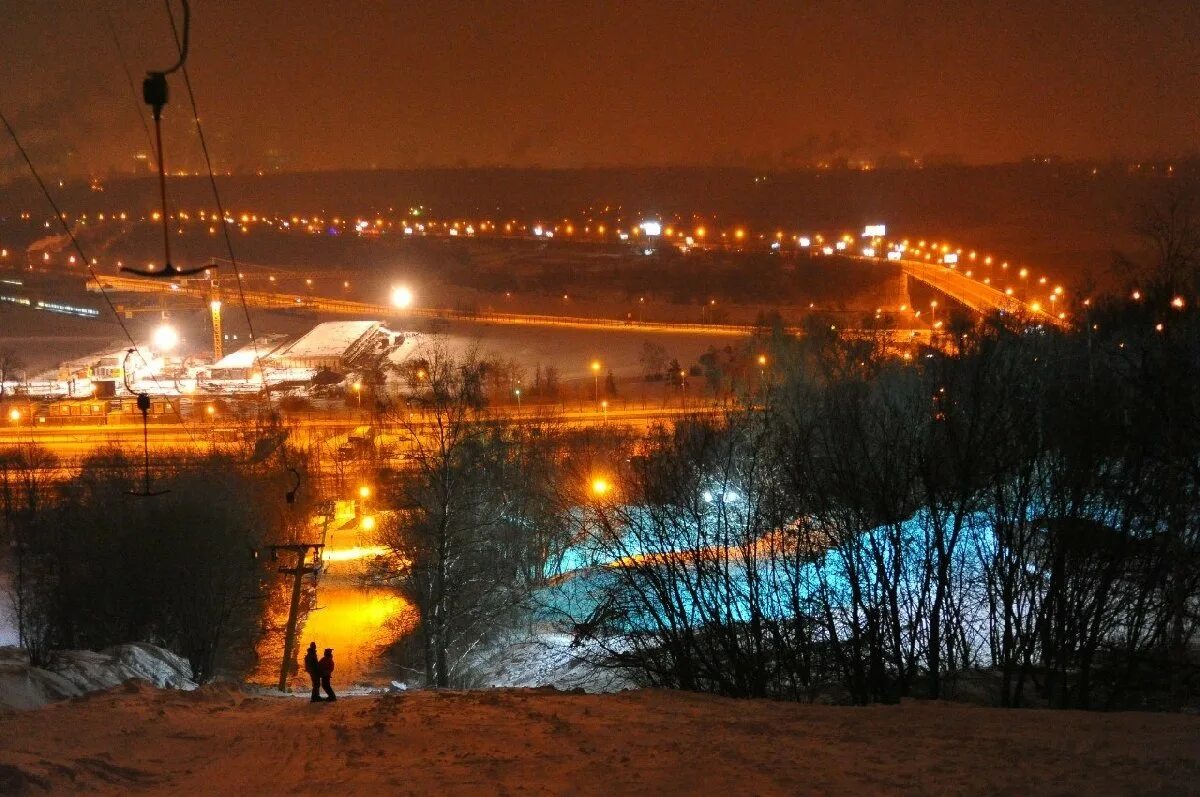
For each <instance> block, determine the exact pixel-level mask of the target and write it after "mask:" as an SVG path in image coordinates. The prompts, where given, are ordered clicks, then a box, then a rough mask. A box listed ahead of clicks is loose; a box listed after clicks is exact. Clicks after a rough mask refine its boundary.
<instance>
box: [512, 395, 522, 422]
mask: <svg viewBox="0 0 1200 797" xmlns="http://www.w3.org/2000/svg"><path fill="white" fill-rule="evenodd" d="M513 393H514V394H515V395H516V397H517V415H518V416H520V414H521V388H517V389H516V390H514V391H513Z"/></svg>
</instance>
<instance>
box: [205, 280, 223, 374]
mask: <svg viewBox="0 0 1200 797" xmlns="http://www.w3.org/2000/svg"><path fill="white" fill-rule="evenodd" d="M208 309H209V310H210V311H211V312H212V336H213V362H214V363H215V362H218V361H219V360H220V359H221V358H222V357H223V356H224V346H223V345H222V339H223V336H222V335H221V285H220V283H219V282H217V280H211V281H210V282H209V294H208Z"/></svg>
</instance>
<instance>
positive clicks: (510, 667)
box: [471, 632, 636, 692]
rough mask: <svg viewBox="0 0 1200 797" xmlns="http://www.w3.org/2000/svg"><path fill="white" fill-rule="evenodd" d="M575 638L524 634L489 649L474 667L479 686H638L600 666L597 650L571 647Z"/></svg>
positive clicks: (596, 689)
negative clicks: (595, 662) (595, 660)
mask: <svg viewBox="0 0 1200 797" xmlns="http://www.w3.org/2000/svg"><path fill="white" fill-rule="evenodd" d="M572 641H573V636H572V635H571V634H563V633H550V632H546V633H540V634H536V635H533V636H529V635H522V636H518V637H514V638H511V639H507V640H504V641H502V642H500V643H498V644H495V645H493V646H491V647H489V648H488V649H487V650H486V651H485V652H484V653H482V654H481V655H480V656H479V657H478V658H477V659H476V660H475V661H474V662H473V664H472V667H471V671H472V673H473V674H474V676H475V680H476V684H475V685H476V686H481V687H532V688H536V687H542V686H553V687H555V688H556V689H562V690H574V689H582V690H583V691H585V692H619V691H622V690H624V689H632V688H634V687H635V686H636V685H635V684H634V683H633V681H632V680H631V679H630V678H629V677H628V676H627V675H626V674H625V673H622V672H620V671H617V670H608V669H604V668H602V667H597V666H595V665H594V664H592V663H590V662H589V661H588V660H587V659H596V658H599V656H597V655H596V653H597V651H593V650H590V649H588V648H587V647H583V646H578V647H574V648H573V647H571V643H572Z"/></svg>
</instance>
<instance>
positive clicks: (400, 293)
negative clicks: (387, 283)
mask: <svg viewBox="0 0 1200 797" xmlns="http://www.w3.org/2000/svg"><path fill="white" fill-rule="evenodd" d="M412 303H413V293H412V291H411V290H409V289H408V288H406V287H404V286H403V285H399V286H397V287H395V288H392V304H393V305H395V306H396V307H398V308H400V309H401V310H406V309H408V308H409V307H411V306H412Z"/></svg>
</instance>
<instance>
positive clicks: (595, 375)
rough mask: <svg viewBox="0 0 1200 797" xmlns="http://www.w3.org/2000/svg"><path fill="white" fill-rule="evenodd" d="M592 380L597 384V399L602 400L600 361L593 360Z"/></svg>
mask: <svg viewBox="0 0 1200 797" xmlns="http://www.w3.org/2000/svg"><path fill="white" fill-rule="evenodd" d="M592 381H593V382H595V385H596V399H595V400H596V401H599V400H600V361H599V360H592Z"/></svg>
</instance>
